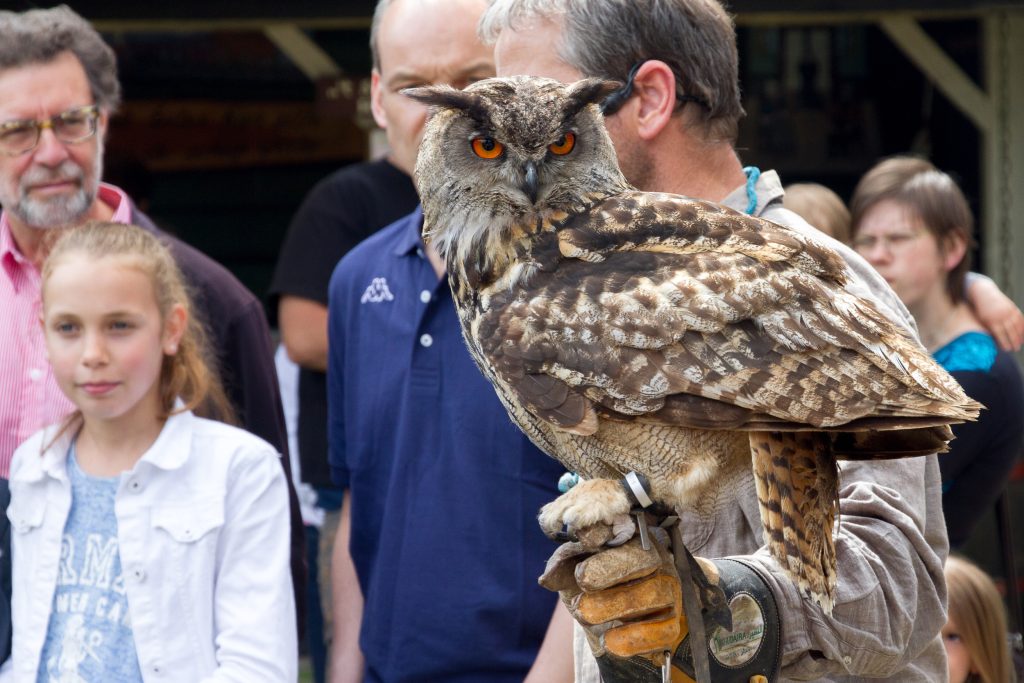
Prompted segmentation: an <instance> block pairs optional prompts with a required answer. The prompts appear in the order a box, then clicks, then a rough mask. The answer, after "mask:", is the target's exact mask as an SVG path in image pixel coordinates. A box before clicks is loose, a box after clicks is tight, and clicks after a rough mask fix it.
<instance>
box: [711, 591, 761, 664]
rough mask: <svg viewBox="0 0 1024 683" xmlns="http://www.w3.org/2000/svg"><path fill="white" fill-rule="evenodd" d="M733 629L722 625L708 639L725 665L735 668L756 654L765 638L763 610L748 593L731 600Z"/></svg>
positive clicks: (717, 657)
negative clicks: (726, 628) (728, 629)
mask: <svg viewBox="0 0 1024 683" xmlns="http://www.w3.org/2000/svg"><path fill="white" fill-rule="evenodd" d="M729 611H731V612H732V631H726V630H725V629H723V628H722V627H721V626H719V627H718V628H716V629H715V630H714V632H712V634H711V637H710V638H709V639H708V641H709V642H708V649H710V650H711V655H712V656H713V657H714V658H715V660H716V661H717V662H718V663H719V664H721V665H722V666H724V667H727V668H730V669H735V668H738V667H741V666H743V665H744V664H746V663H747V662H749V661H750V660H752V659H753V658H754V657H756V656H757V653H758V651H759V650H760V649H761V643H762V642H763V641H764V612H763V611H762V610H761V606H760V605H759V604H757V600H755V599H754V598H753V596H751V595H750V594H749V593H737V594H736V595H734V596H733V597H732V599H731V600H730V601H729Z"/></svg>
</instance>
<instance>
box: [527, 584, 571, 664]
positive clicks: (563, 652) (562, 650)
mask: <svg viewBox="0 0 1024 683" xmlns="http://www.w3.org/2000/svg"><path fill="white" fill-rule="evenodd" d="M572 624H573V620H572V615H570V614H569V611H568V610H566V609H565V606H564V605H563V604H562V601H561V600H559V601H558V602H557V603H556V604H555V611H554V613H552V615H551V622H550V623H549V624H548V630H547V633H546V634H544V642H543V643H542V644H541V646H540V651H538V652H537V659H536V660H534V662H533V666H532V667H531V668H530V673H529V674H527V676H526V680H525V681H523V683H559V682H560V681H561V682H563V683H572V680H573V661H572V637H573V636H572Z"/></svg>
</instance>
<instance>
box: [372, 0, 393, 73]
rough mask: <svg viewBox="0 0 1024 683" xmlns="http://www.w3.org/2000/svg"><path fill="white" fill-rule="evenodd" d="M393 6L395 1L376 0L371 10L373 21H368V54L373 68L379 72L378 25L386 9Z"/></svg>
mask: <svg viewBox="0 0 1024 683" xmlns="http://www.w3.org/2000/svg"><path fill="white" fill-rule="evenodd" d="M393 4H395V0H377V6H376V7H375V8H374V10H373V19H372V20H371V21H370V54H371V55H372V56H373V68H374V69H376V70H377V71H380V48H379V47H378V45H377V40H378V36H379V34H380V23H381V21H383V20H384V13H385V12H387V11H388V7H391V5H393Z"/></svg>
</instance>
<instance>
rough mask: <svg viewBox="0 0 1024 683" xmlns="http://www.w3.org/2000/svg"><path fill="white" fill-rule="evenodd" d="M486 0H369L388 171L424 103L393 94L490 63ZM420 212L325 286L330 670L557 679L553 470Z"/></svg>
mask: <svg viewBox="0 0 1024 683" xmlns="http://www.w3.org/2000/svg"><path fill="white" fill-rule="evenodd" d="M484 8H485V3H484V2H483V0H381V2H380V3H379V5H378V9H377V14H376V15H375V17H374V29H373V30H372V34H373V35H372V37H371V41H374V42H375V44H374V47H375V49H376V53H377V55H378V60H379V61H376V62H375V66H374V80H373V94H372V98H371V99H372V101H373V106H374V114H375V118H376V119H377V120H378V121H379V122H381V123H382V125H384V126H385V132H386V133H387V136H388V142H389V143H390V147H391V150H390V152H389V155H388V160H389V161H390V162H391V163H393V164H394V165H395V166H396V167H397V168H400V169H403V170H405V171H406V172H411V171H412V167H413V164H414V162H415V156H416V150H417V147H418V145H419V140H420V137H421V134H422V127H423V122H424V120H425V117H426V108H425V107H423V106H422V105H420V104H419V103H417V102H414V101H413V100H411V99H409V98H406V97H404V96H403V95H401V94H400V93H399V90H401V89H402V88H404V87H408V86H412V85H425V84H428V83H451V84H453V85H455V86H456V87H464V86H465V85H467V84H468V83H467V81H471V80H476V79H477V78H481V77H484V76H488V75H493V73H494V63H493V58H492V55H491V51H490V49H488V48H484V47H483V46H482V45H481V44H480V43H479V41H478V39H477V37H476V22H477V20H478V19H479V17H480V15H481V14H482V13H483V10H484ZM481 60H483V61H482V62H481ZM481 64H482V65H483V66H484V67H486V69H485V71H486V73H483V74H482V75H476V76H473V74H476V73H478V72H479V71H481V69H480V68H479V67H480V66H481ZM474 65H476V66H475V67H474ZM467 69H469V70H471V71H467ZM421 223H422V214H421V212H420V211H419V210H418V209H417V211H416V212H414V213H413V214H411V215H409V216H407V217H406V218H403V219H401V220H399V221H398V222H396V223H393V224H392V225H390V226H388V227H386V228H384V229H382V230H381V231H379V232H377V233H376V234H374V235H373V236H371V237H370V238H369V239H367V240H366V241H364V242H362V243H361V244H360V245H359V246H357V247H355V248H354V249H353V250H352V251H350V252H349V253H348V254H347V255H346V256H345V257H344V258H343V259H342V261H341V263H340V264H339V265H338V266H337V268H336V269H335V271H334V274H333V277H332V278H331V283H330V287H329V296H328V300H329V303H328V339H329V346H328V371H327V392H328V418H329V419H328V444H329V446H328V448H329V454H330V465H331V475H332V478H333V480H334V481H335V483H337V484H338V485H339V486H341V487H343V488H344V489H346V494H345V498H344V503H343V505H342V512H341V521H340V523H339V527H338V535H337V540H336V542H335V548H334V554H333V556H332V569H331V571H332V579H333V580H332V586H333V598H332V599H333V603H334V610H333V611H334V639H333V642H332V644H331V654H330V658H331V663H330V672H331V675H330V680H331V681H332V683H342V682H345V683H348V682H352V681H382V682H387V683H398V682H403V683H404V682H413V681H422V682H424V683H427V682H429V683H439V682H444V683H462V682H465V683H470V682H473V683H475V682H477V681H480V682H482V681H487V682H488V683H492V682H497V683H505V682H507V683H523V681H524V680H525V681H527V682H528V683H552V682H554V683H557V682H558V681H571V680H572V659H571V657H572V654H571V653H572V644H571V639H572V635H571V633H572V626H571V618H570V617H569V615H568V613H567V612H566V611H565V610H564V609H563V608H562V607H560V606H559V607H558V608H557V610H556V599H555V596H554V595H553V594H551V593H549V592H548V591H546V590H544V589H542V588H540V587H539V586H538V585H537V577H538V576H539V575H540V573H541V572H542V571H543V569H544V564H545V560H546V559H547V557H548V556H549V555H550V554H551V552H552V551H553V550H554V548H555V545H554V544H553V543H551V542H550V541H549V540H547V539H546V538H545V537H544V535H543V534H542V533H541V531H540V528H539V527H538V525H537V521H536V516H537V512H538V510H539V509H540V507H541V505H543V504H544V503H546V502H549V501H550V500H552V499H553V498H554V497H555V496H557V495H558V492H557V481H558V478H559V476H560V475H561V474H562V473H563V472H564V470H563V469H562V468H561V467H560V466H559V465H558V464H557V463H556V462H555V461H554V460H552V459H551V458H549V457H547V456H546V455H544V454H543V453H542V452H541V451H539V450H538V449H537V448H536V447H534V446H533V445H532V444H531V443H530V442H529V440H528V439H527V438H526V437H525V436H524V435H523V434H522V433H521V432H520V431H519V429H518V428H517V427H515V426H514V425H513V424H512V422H511V420H509V418H508V415H507V413H506V412H505V409H504V408H503V407H502V405H501V404H500V402H499V401H498V398H497V396H496V395H495V393H494V390H493V389H492V388H491V385H490V384H489V383H488V382H487V380H485V379H484V378H483V376H482V375H481V374H480V371H479V370H478V369H477V368H476V366H475V365H474V363H473V361H472V359H471V358H470V356H469V352H468V351H467V350H466V347H465V344H464V343H463V340H462V333H461V330H460V326H459V321H458V318H457V317H456V313H455V305H454V303H453V302H452V298H451V292H450V290H449V287H448V282H447V278H446V277H445V274H444V267H443V265H442V263H441V261H440V259H439V258H438V257H437V256H436V254H435V253H433V251H431V250H428V249H427V248H426V247H425V246H424V245H423V242H422V240H421V238H420V229H421ZM542 645H543V647H542Z"/></svg>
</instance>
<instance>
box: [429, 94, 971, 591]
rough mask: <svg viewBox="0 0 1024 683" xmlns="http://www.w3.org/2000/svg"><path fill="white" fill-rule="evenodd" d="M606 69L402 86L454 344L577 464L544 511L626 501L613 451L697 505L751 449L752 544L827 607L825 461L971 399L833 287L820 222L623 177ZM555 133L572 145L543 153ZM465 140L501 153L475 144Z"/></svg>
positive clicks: (522, 419) (829, 496)
mask: <svg viewBox="0 0 1024 683" xmlns="http://www.w3.org/2000/svg"><path fill="white" fill-rule="evenodd" d="M608 87H609V86H608V85H607V84H604V83H602V82H600V81H594V80H589V81H582V82H580V83H577V84H574V85H570V86H564V85H562V84H558V83H556V82H554V81H549V80H545V79H528V78H523V77H517V78H513V79H493V80H490V81H484V82H481V83H478V84H475V85H474V86H471V87H470V88H468V89H467V90H466V91H463V92H459V91H455V90H452V89H447V88H423V89H418V90H415V91H412V92H411V93H410V94H411V95H412V96H414V97H416V98H418V99H420V100H422V101H426V102H429V103H431V104H433V105H435V113H434V115H433V116H432V118H431V120H430V122H429V123H428V125H427V129H426V133H425V137H424V142H423V145H422V147H421V151H420V157H419V160H418V163H417V185H418V188H419V192H420V196H421V197H422V198H423V206H424V216H425V235H426V237H427V238H428V239H429V240H431V241H432V243H433V244H434V245H435V246H436V247H437V248H438V250H439V252H440V253H441V254H442V256H443V257H444V258H445V260H446V263H447V266H448V274H449V279H450V282H451V286H452V291H453V294H454V298H455V301H456V306H457V307H458V312H459V317H460V320H461V322H462V325H463V331H464V334H465V338H466V342H467V344H468V346H469V349H470V351H471V353H472V354H473V356H474V358H475V359H476V361H477V363H478V364H479V366H480V368H481V370H482V371H483V373H484V374H485V375H486V376H487V377H488V379H490V380H491V382H492V383H493V384H494V386H495V389H496V390H497V392H498V395H499V397H500V398H501V400H502V402H503V403H504V405H505V406H506V408H507V409H508V411H509V413H510V415H511V416H512V417H513V419H514V420H515V421H516V423H517V424H518V425H519V426H520V427H521V428H522V429H523V430H524V431H525V432H526V433H527V434H528V435H529V436H530V438H531V439H532V440H533V441H534V442H535V443H537V444H538V445H539V446H540V447H541V448H543V449H544V450H545V451H546V452H547V453H549V454H550V455H552V456H554V457H555V458H557V459H558V460H560V461H561V462H562V463H563V464H565V466H566V467H567V468H569V469H571V470H573V471H576V472H579V473H580V474H581V475H583V476H584V477H585V478H586V479H587V480H588V481H585V482H582V483H581V484H580V485H578V486H577V487H576V488H575V489H573V490H572V491H570V492H569V493H568V494H566V495H564V496H562V497H561V498H559V499H558V500H557V501H555V502H554V503H552V504H550V505H548V506H546V507H545V509H544V511H543V512H542V515H541V524H542V526H544V527H545V530H546V531H548V532H549V533H550V532H553V531H556V530H557V529H559V528H561V525H562V523H563V522H564V523H568V524H569V525H570V526H575V527H578V528H582V527H585V526H588V525H590V524H594V523H599V522H603V523H610V522H612V521H613V520H614V519H615V518H616V517H618V516H620V515H623V514H625V513H627V512H628V508H629V502H628V500H627V499H626V496H625V495H624V494H623V493H622V492H621V490H620V489H619V488H618V486H617V485H609V484H608V483H607V482H606V481H605V480H617V479H618V478H620V477H621V476H622V475H623V474H625V473H626V472H629V471H630V470H635V471H637V472H640V473H643V474H645V475H646V476H647V477H648V479H649V480H650V482H651V485H652V489H653V493H654V498H655V499H656V500H658V501H661V502H663V503H667V504H669V505H672V506H674V507H676V508H677V509H682V508H686V507H693V508H696V507H699V506H700V503H701V500H702V499H703V498H704V497H706V496H708V495H709V490H710V489H709V487H714V486H715V485H716V478H718V477H720V476H721V475H722V474H723V473H726V472H729V471H732V470H733V469H734V468H735V467H737V466H738V463H740V462H743V461H745V462H747V463H748V464H749V463H750V458H751V456H752V459H753V467H754V474H755V477H756V480H757V491H758V497H759V499H760V504H761V512H762V519H763V521H764V525H765V539H766V542H767V543H768V545H769V547H770V549H771V551H772V553H773V554H774V555H775V557H777V558H778V559H779V561H780V562H781V563H782V565H783V566H784V567H785V568H786V569H787V570H788V571H789V572H790V573H791V574H792V575H793V577H794V579H795V580H796V581H797V582H798V583H799V585H800V586H801V587H802V588H804V589H805V590H806V591H807V592H808V593H810V594H811V595H813V596H814V597H815V598H816V599H817V600H818V601H819V602H820V603H821V604H822V605H823V606H825V607H826V609H828V608H830V606H831V600H832V595H833V591H834V587H835V580H836V573H835V551H834V548H833V545H832V526H833V523H834V519H835V514H836V504H837V500H836V497H837V471H836V459H837V458H843V457H847V458H874V457H883V458H884V457H903V456H908V455H923V454H927V453H931V452H935V451H938V450H943V449H944V448H945V443H946V442H947V441H948V440H949V438H951V432H950V431H949V428H948V426H947V425H948V424H949V423H953V422H957V421H961V420H966V419H973V418H974V417H976V415H977V409H978V406H977V404H976V403H974V402H973V401H971V400H970V399H968V398H967V397H966V396H965V395H964V393H963V391H962V390H961V388H960V387H959V385H958V384H957V383H956V382H955V381H954V380H953V379H952V378H951V377H950V376H949V375H948V374H947V373H946V372H945V371H943V370H942V369H941V368H940V367H939V366H938V365H936V364H935V363H934V362H933V361H932V359H931V358H930V357H929V356H928V354H927V353H926V352H925V351H924V350H923V349H922V348H921V347H920V345H919V344H918V343H917V342H916V341H915V340H914V339H913V338H912V337H911V336H910V335H909V334H908V333H907V331H906V330H904V329H903V328H902V327H900V326H898V325H896V324H894V323H892V322H891V321H889V319H888V318H886V316H885V315H883V314H882V313H881V312H880V311H879V309H878V308H877V307H876V305H875V304H874V303H873V302H871V301H868V300H864V299H861V298H858V297H857V296H855V295H853V294H851V293H850V292H849V291H848V289H847V288H846V285H847V278H848V277H850V275H849V271H848V269H847V267H846V265H845V262H844V261H843V260H842V258H841V257H840V256H839V255H837V254H836V253H835V252H834V251H832V250H831V249H830V248H828V247H827V246H825V244H824V243H823V242H819V241H818V240H815V239H812V238H808V237H805V236H802V235H801V234H799V233H797V232H794V231H792V230H789V229H787V228H785V227H782V226H779V225H776V224H773V223H770V222H768V221H765V220H761V219H758V218H752V217H749V216H745V215H742V214H739V213H736V212H734V211H731V210H729V209H726V208H723V207H721V206H718V205H716V204H712V203H709V202H703V201H698V200H694V199H689V198H686V197H681V196H677V195H669V194H659V193H650V192H639V191H636V190H634V189H632V188H630V187H629V186H628V185H627V184H626V182H625V180H624V179H623V178H622V175H621V173H620V172H619V170H618V167H617V164H616V161H615V153H614V150H613V148H612V146H611V144H610V141H609V140H608V137H607V134H606V133H605V131H604V128H603V122H602V120H601V117H600V114H599V113H598V111H597V109H596V107H595V106H593V105H592V104H591V103H592V102H594V101H596V100H597V99H599V98H600V97H601V96H603V94H604V93H606V92H607V90H608ZM568 133H572V135H573V136H574V138H575V147H574V148H573V149H572V150H571V152H569V153H568V154H556V153H555V152H553V151H552V150H553V149H557V150H562V149H564V147H565V145H564V144H563V143H564V141H565V140H567V139H568V138H567V137H566V136H567V134H568ZM478 138H480V139H487V140H490V141H491V142H492V143H498V144H499V145H500V150H501V153H500V155H498V156H496V157H495V158H491V159H487V158H482V157H481V156H480V154H478V153H477V152H476V151H474V149H478V150H479V148H475V147H474V143H473V141H474V140H475V139H478ZM488 144H490V143H488ZM553 144H554V145H555V147H552V145H553ZM492 148H493V149H498V147H492ZM748 466H749V465H748Z"/></svg>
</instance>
